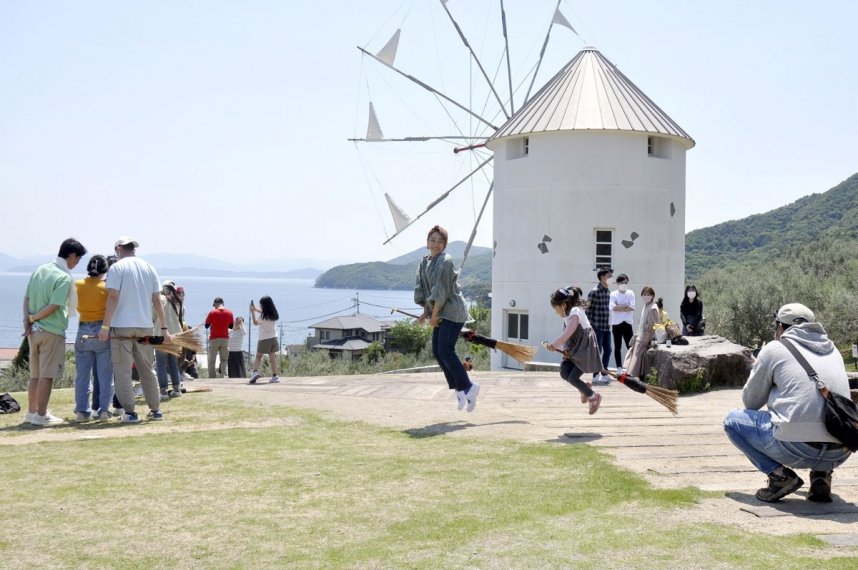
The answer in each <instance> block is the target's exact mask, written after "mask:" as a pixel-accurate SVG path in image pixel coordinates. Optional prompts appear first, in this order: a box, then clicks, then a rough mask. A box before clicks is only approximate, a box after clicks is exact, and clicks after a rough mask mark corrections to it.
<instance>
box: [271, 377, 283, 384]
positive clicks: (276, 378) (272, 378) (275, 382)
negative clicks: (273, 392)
mask: <svg viewBox="0 0 858 570" xmlns="http://www.w3.org/2000/svg"><path fill="white" fill-rule="evenodd" d="M278 382H280V377H279V376H272V377H271V380H269V381H268V383H269V384H277V383H278Z"/></svg>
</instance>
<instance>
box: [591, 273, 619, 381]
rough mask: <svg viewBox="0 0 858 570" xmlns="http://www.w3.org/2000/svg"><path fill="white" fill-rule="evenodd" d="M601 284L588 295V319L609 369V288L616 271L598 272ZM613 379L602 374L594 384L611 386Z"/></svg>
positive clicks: (604, 363) (606, 367)
mask: <svg viewBox="0 0 858 570" xmlns="http://www.w3.org/2000/svg"><path fill="white" fill-rule="evenodd" d="M596 277H597V278H598V279H599V282H598V283H597V284H596V286H595V287H593V288H592V289H591V290H590V292H589V293H588V294H587V319H589V321H590V326H592V327H593V332H594V333H596V341H597V342H598V344H599V351H600V352H601V353H602V369H604V370H607V369H608V362H610V360H611V309H610V303H611V291H610V290H609V289H608V286H609V285H610V284H611V282H612V281H613V277H614V271H613V270H612V269H610V268H608V267H602V268H601V269H599V271H597V272H596ZM610 382H611V377H610V376H607V375H604V374H602V373H594V374H593V384H595V385H597V386H598V385H605V384H610Z"/></svg>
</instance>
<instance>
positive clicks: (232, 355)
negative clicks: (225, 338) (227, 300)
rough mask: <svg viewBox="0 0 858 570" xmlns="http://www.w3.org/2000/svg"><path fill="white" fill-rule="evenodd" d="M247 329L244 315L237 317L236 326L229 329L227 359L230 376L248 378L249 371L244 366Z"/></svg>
mask: <svg viewBox="0 0 858 570" xmlns="http://www.w3.org/2000/svg"><path fill="white" fill-rule="evenodd" d="M246 334H247V331H246V330H245V329H244V317H235V326H233V327H232V330H231V331H229V342H228V343H227V345H226V346H227V348H228V349H229V357H228V359H227V370H228V371H229V377H230V378H246V377H247V371H246V370H245V368H244V337H245V335H246Z"/></svg>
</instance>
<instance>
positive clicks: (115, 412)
mask: <svg viewBox="0 0 858 570" xmlns="http://www.w3.org/2000/svg"><path fill="white" fill-rule="evenodd" d="M124 413H125V410H124V409H122V408H110V415H111V416H117V417H118V416H121V415H122V414H124Z"/></svg>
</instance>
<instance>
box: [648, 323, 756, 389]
mask: <svg viewBox="0 0 858 570" xmlns="http://www.w3.org/2000/svg"><path fill="white" fill-rule="evenodd" d="M685 338H687V340H688V344H687V345H677V344H674V345H672V346H669V347H668V346H667V345H664V344H658V345H656V346H655V347H654V348H651V349H649V350H648V351H647V357H646V362H645V367H646V368H645V369H646V370H647V371H648V372H649V373H650V374H651V373H652V370H653V369H655V372H656V374H657V375H658V385H659V386H662V387H664V388H670V389H673V390H678V391H679V392H681V393H687V392H703V391H705V390H708V389H709V388H711V387H721V386H731V387H737V386H743V385H744V384H745V381H746V380H747V379H748V375H749V374H750V372H751V367H752V365H753V356H752V354H751V351H750V349H748V348H745V347H744V346H741V345H738V344H736V343H734V342H730V341H729V340H727V339H726V338H723V337H720V336H714V335H707V336H692V337H685Z"/></svg>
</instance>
